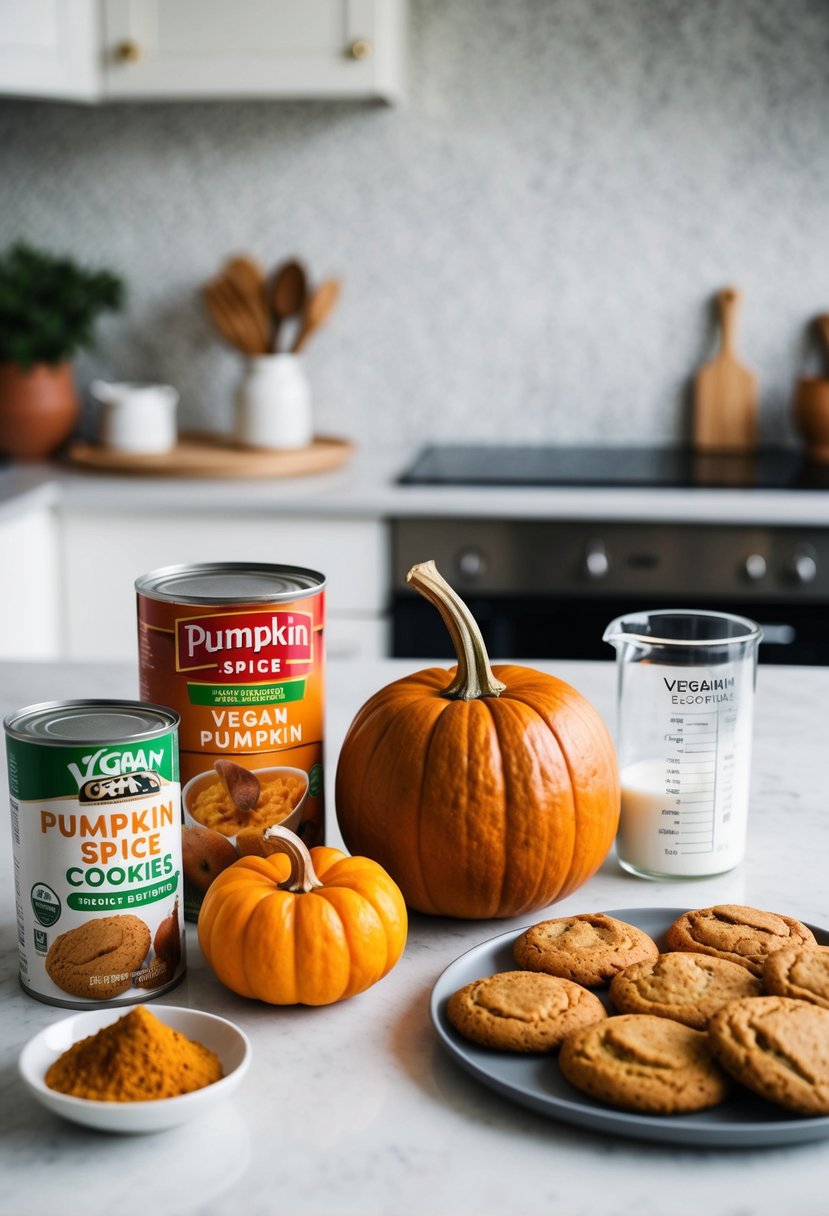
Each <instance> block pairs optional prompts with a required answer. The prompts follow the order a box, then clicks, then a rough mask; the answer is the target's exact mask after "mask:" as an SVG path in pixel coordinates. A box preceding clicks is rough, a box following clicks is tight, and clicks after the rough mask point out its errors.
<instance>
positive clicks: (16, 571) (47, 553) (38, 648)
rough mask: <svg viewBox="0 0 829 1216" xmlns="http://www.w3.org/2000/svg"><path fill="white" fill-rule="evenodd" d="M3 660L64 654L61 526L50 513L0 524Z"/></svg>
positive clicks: (0, 650)
mask: <svg viewBox="0 0 829 1216" xmlns="http://www.w3.org/2000/svg"><path fill="white" fill-rule="evenodd" d="M0 568H2V570H3V571H4V575H3V593H2V595H0V659H55V658H57V657H58V656H59V652H60V594H59V575H60V562H59V554H58V542H57V525H56V522H55V519H54V516H53V515H52V511H51V510H50V509H48V508H45V509H43V510H33V511H30V512H28V513H26V514H24V515H16V516H11V517H9V518H6V519H3V520H2V521H0Z"/></svg>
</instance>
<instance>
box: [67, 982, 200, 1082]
mask: <svg viewBox="0 0 829 1216" xmlns="http://www.w3.org/2000/svg"><path fill="white" fill-rule="evenodd" d="M221 1076H222V1066H221V1064H220V1062H219V1058H218V1056H217V1055H216V1054H215V1053H214V1052H212V1051H210V1050H209V1048H207V1047H204V1046H203V1045H202V1044H201V1043H196V1042H194V1041H193V1040H191V1039H188V1038H187V1037H186V1035H183V1034H180V1033H179V1032H178V1031H177V1030H172V1029H171V1028H170V1027H169V1026H165V1025H164V1024H163V1022H160V1021H159V1020H158V1018H156V1017H154V1016H153V1014H152V1013H150V1011H149V1010H148V1009H147V1008H145V1006H144V1005H136V1006H135V1008H134V1009H131V1010H130V1012H129V1013H128V1014H126V1015H125V1016H124V1017H122V1018H119V1019H118V1021H117V1022H114V1023H113V1024H112V1025H111V1026H105V1027H104V1028H103V1029H102V1030H99V1031H98V1033H97V1034H93V1035H90V1036H89V1037H88V1038H86V1039H81V1040H80V1041H79V1042H77V1043H74V1044H73V1045H72V1046H71V1047H70V1048H69V1049H68V1050H67V1051H65V1052H64V1053H63V1055H62V1056H59V1057H58V1059H57V1060H55V1062H54V1064H52V1065H51V1067H50V1068H49V1069H48V1071H47V1073H46V1077H45V1080H46V1084H47V1085H48V1086H49V1088H50V1089H55V1090H57V1091H58V1092H59V1093H62V1094H71V1095H72V1096H73V1097H75V1098H89V1099H93V1100H97V1101H99V1102H146V1101H151V1100H152V1099H155V1098H176V1097H178V1096H179V1095H180V1094H186V1093H190V1092H191V1091H192V1090H194V1089H203V1088H204V1086H205V1085H212V1084H213V1082H214V1081H218V1080H219V1079H220V1078H221Z"/></svg>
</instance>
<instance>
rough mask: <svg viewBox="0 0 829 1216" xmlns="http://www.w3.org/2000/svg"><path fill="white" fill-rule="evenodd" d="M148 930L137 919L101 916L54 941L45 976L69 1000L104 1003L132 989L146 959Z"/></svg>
mask: <svg viewBox="0 0 829 1216" xmlns="http://www.w3.org/2000/svg"><path fill="white" fill-rule="evenodd" d="M149 948H150V930H149V929H148V928H147V926H146V925H145V924H144V922H143V920H140V919H139V918H138V917H137V916H130V915H129V914H125V915H123V916H102V917H100V918H99V919H96V920H88V921H85V922H84V924H82V925H78V927H77V928H76V929H68V930H67V931H66V933H61V935H60V937H56V938H55V940H54V941H53V942H52V945H51V946H50V947H49V952H48V953H47V955H46V963H45V966H46V974H47V975H48V976H49V978H50V979H51V980H52V982H53V983H55V984H57V986H58V988H62V989H63V991H64V992H69V993H71V994H72V996H84V997H88V998H90V999H91V1000H93V1001H106V1000H108V999H109V998H110V997H112V996H118V995H119V993H121V992H126V990H127V989H128V988H129V987H131V986H132V982H133V972H135V971H137V970H138V968H139V967H140V966H141V964H142V963H143V961H144V959H145V958H146V957H147V951H148V950H149Z"/></svg>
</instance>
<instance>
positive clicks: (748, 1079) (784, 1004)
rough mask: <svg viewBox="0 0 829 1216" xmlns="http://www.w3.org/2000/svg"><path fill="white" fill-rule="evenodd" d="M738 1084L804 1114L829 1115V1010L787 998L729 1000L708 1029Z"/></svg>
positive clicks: (718, 1054) (717, 1053)
mask: <svg viewBox="0 0 829 1216" xmlns="http://www.w3.org/2000/svg"><path fill="white" fill-rule="evenodd" d="M708 1037H709V1040H710V1042H711V1050H712V1051H713V1053H714V1056H715V1057H716V1059H717V1060H718V1061H719V1062H720V1064H721V1065H722V1066H723V1068H724V1069H725V1070H726V1072H728V1073H730V1074H731V1076H732V1077H733V1078H734V1079H735V1081H739V1082H740V1084H741V1085H745V1086H747V1087H748V1088H749V1089H751V1090H753V1091H754V1093H756V1094H759V1095H760V1096H761V1097H763V1098H768V1100H769V1101H770V1102H776V1103H778V1104H779V1105H780V1106H785V1107H786V1108H787V1109H788V1110H793V1111H797V1112H798V1114H801V1115H829V1009H821V1008H820V1006H818V1005H810V1004H809V1003H808V1002H807V1001H796V1000H793V999H792V998H791V997H786V996H759V997H754V998H753V999H749V1000H741V1001H729V1002H728V1004H727V1005H723V1007H722V1009H719V1010H717V1012H716V1013H715V1014H714V1016H713V1017H712V1018H711V1022H710V1024H709V1027H708Z"/></svg>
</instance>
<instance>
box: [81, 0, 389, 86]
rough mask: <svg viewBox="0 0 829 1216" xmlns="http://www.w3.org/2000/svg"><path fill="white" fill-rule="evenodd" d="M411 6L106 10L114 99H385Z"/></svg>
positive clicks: (297, 3)
mask: <svg viewBox="0 0 829 1216" xmlns="http://www.w3.org/2000/svg"><path fill="white" fill-rule="evenodd" d="M403 3H404V0H234V2H233V3H227V0H105V14H106V35H105V41H106V46H105V52H104V91H105V93H106V96H107V97H109V98H135V97H155V98H176V97H180V98H184V97H199V98H208V99H209V98H213V97H325V96H329V97H331V96H341V97H360V96H362V97H371V96H376V97H385V98H386V99H388V100H391V99H392V98H393V97H394V96H395V94H396V93H397V91H398V88H399V82H400V58H401V45H402V17H403V12H402V9H403Z"/></svg>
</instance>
